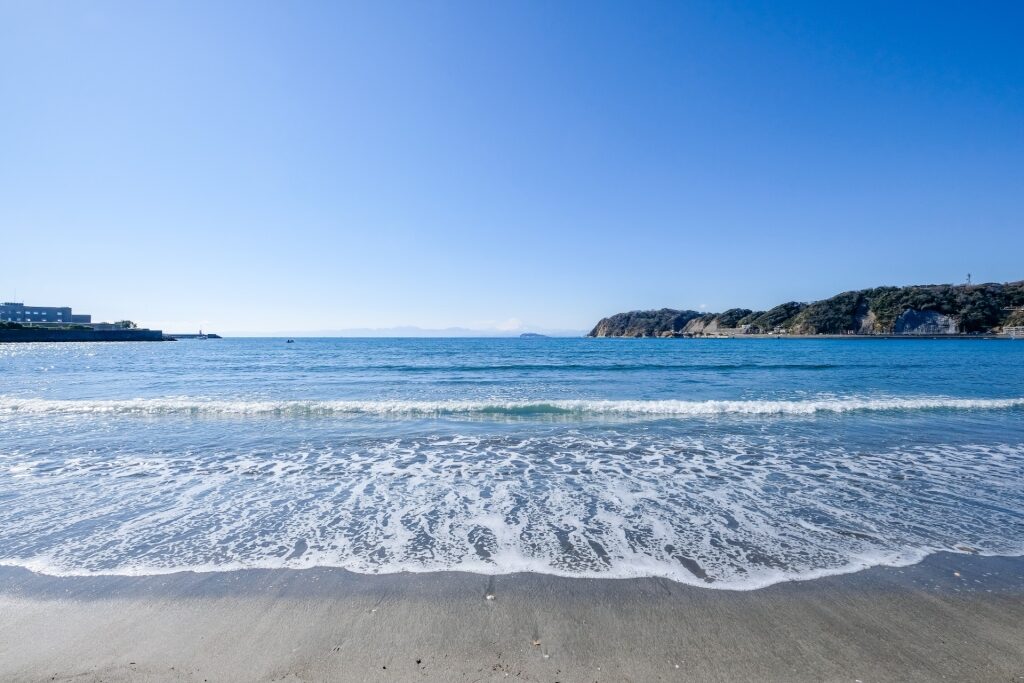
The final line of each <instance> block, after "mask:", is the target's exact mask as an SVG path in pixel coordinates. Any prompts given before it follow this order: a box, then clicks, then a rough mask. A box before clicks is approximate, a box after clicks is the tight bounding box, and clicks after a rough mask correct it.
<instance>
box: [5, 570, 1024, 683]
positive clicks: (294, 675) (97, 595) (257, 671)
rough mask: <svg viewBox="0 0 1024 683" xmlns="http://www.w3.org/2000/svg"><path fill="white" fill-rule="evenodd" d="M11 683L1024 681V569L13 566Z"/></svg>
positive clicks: (8, 580) (8, 615)
mask: <svg viewBox="0 0 1024 683" xmlns="http://www.w3.org/2000/svg"><path fill="white" fill-rule="evenodd" d="M488 595H491V596H493V599H488V598H487V596H488ZM0 680H3V681H43V680H47V681H49V680H55V681H72V680H73V681H165V680H171V681H211V682H212V681H327V680H330V681H418V680H438V681H449V680H452V681H492V680H493V681H504V680H524V681H551V682H554V681H561V682H563V683H570V682H574V681H849V682H850V683H853V682H854V681H858V680H859V681H864V682H865V683H867V682H868V681H913V680H918V681H936V680H957V681H965V680H966V681H1006V682H1011V681H1024V559H1022V558H982V557H975V556H967V555H949V554H940V555H935V556H933V557H930V558H928V559H927V560H926V561H925V562H923V563H921V564H919V565H915V566H913V567H905V568H885V567H876V568H873V569H869V570H865V571H862V572H858V573H856V574H848V575H845V576H835V577H828V578H823V579H817V580H813V581H805V582H797V583H785V584H778V585H775V586H772V587H769V588H765V589H761V590H756V591H745V592H740V591H723V590H710V589H706V588H699V587H692V586H686V585H682V584H678V583H673V582H670V581H666V580H661V579H624V580H595V579H566V578H558V577H550V576H542V575H536V574H519V575H511V576H498V577H486V576H480V575H474V574H465V573H436V574H402V575H389V576H363V575H357V574H352V573H349V572H346V571H344V570H336V569H311V570H301V571H295V570H252V571H240V572H224V573H208V574H194V573H181V574H172V575H166V576H150V577H138V578H128V577H89V578H53V577H46V576H41V575H38V574H33V573H31V572H28V571H26V570H23V569H14V568H2V569H0Z"/></svg>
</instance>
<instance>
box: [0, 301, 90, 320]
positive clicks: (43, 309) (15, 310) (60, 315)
mask: <svg viewBox="0 0 1024 683" xmlns="http://www.w3.org/2000/svg"><path fill="white" fill-rule="evenodd" d="M0 322H11V323H86V324H88V323H90V322H92V316H91V315H83V314H72V313H71V308H70V307H69V306H26V305H25V304H23V303H20V302H15V301H5V302H4V303H2V304H0Z"/></svg>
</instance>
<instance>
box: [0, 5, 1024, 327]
mask: <svg viewBox="0 0 1024 683" xmlns="http://www.w3.org/2000/svg"><path fill="white" fill-rule="evenodd" d="M1021 26H1024V4H1022V3H1016V2H1007V3H945V2H927V3H925V2H922V3H914V2H901V3H888V2H878V3H874V2H857V3H853V2H850V3H821V2H808V3H779V2H764V3H761V2H747V3H727V2H686V3H683V2H678V3H676V2H673V3H653V2H644V3H602V2H580V3H572V2H563V3H541V2H537V3H529V2H515V3H474V2H466V3H449V2H443V3H440V2H424V3H419V2H417V3H412V2H409V3H376V2H374V3H333V2H331V3H322V4H317V3H312V2H306V3H279V2H271V3H261V2H237V3H233V2H214V3H211V2H154V3H128V2H125V3H108V2H88V3H84V2H83V3H72V2H2V3H0V102H2V107H0V122H2V125H0V146H2V152H0V232H2V242H0V249H2V253H3V256H2V259H0V298H3V299H8V298H11V297H14V296H15V295H16V296H17V297H18V299H20V300H25V301H27V302H29V303H33V304H53V305H71V306H73V307H74V308H75V309H76V310H82V311H89V312H92V313H94V314H95V315H96V316H97V317H98V318H103V319H118V318H124V317H129V318H132V319H135V320H138V321H141V322H144V323H147V324H151V325H154V326H160V327H163V328H164V329H178V330H181V329H192V328H194V327H197V326H199V325H205V326H207V327H211V328H213V329H216V330H218V331H223V332H229V333H230V332H238V331H248V332H272V331H280V330H288V331H298V330H308V331H319V330H339V329H346V328H366V327H370V328H379V327H391V326H400V325H414V326H420V327H428V328H439V327H449V326H462V327H470V328H477V329H499V328H500V329H506V330H519V329H579V330H582V329H588V328H589V327H590V326H591V325H592V324H593V322H595V321H596V320H597V319H598V318H600V317H602V316H604V315H607V314H611V313H614V312H617V311H621V310H628V309H636V308H658V307H662V306H671V307H677V308H695V309H696V308H700V307H705V308H707V309H708V310H720V309H724V308H728V307H731V306H744V307H749V308H765V307H769V306H771V305H774V304H776V303H780V302H782V301H786V300H792V299H798V300H811V299H817V298H822V297H825V296H829V295H831V294H834V293H837V292H839V291H842V290H848V289H855V288H862V287H868V286H875V285H881V284H915V283H929V282H955V281H962V280H963V278H964V276H965V275H966V273H967V272H971V273H973V274H974V278H975V280H976V281H1004V280H1015V279H1021V278H1024V267H1022V265H1024V40H1021V39H1020V29H1021Z"/></svg>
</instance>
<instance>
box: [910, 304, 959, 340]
mask: <svg viewBox="0 0 1024 683" xmlns="http://www.w3.org/2000/svg"><path fill="white" fill-rule="evenodd" d="M959 331H960V328H959V325H957V322H956V320H954V319H953V318H951V317H949V316H948V315H943V314H941V313H936V312H935V311H915V310H914V309H912V308H910V309H907V310H905V311H903V313H901V314H900V317H898V318H896V325H895V327H894V329H893V332H895V333H896V334H957V333H958V332H959Z"/></svg>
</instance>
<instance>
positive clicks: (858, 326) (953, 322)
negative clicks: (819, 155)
mask: <svg viewBox="0 0 1024 683" xmlns="http://www.w3.org/2000/svg"><path fill="white" fill-rule="evenodd" d="M1018 309H1024V281H1018V282H1007V283H1001V284H1000V283H987V284H981V285H917V286H911V287H876V288H874V289H863V290H857V291H850V292H843V293H842V294H837V295H836V296H834V297H831V298H829V299H823V300H822V301H815V302H812V303H809V304H806V303H801V302H797V301H790V302H788V303H785V304H780V305H779V306H776V307H775V308H772V309H770V310H768V311H751V310H749V309H741V308H732V309H729V310H727V311H725V312H723V313H698V312H697V311H690V310H675V309H671V308H662V309H660V310H656V311H631V312H629V313H619V314H617V315H613V316H611V317H608V318H604V319H603V320H601V321H600V322H598V324H597V325H596V326H595V327H594V329H593V330H591V332H590V336H591V337H700V336H721V335H723V334H725V335H735V334H750V333H761V334H771V333H786V334H810V335H814V334H860V335H870V334H900V335H904V334H905V335H940V334H943V335H944V334H970V333H977V332H993V331H999V330H1001V329H1002V328H1003V327H1004V326H1010V325H1015V324H1016V325H1019V324H1021V322H1020V321H1024V311H1021V310H1018Z"/></svg>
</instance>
